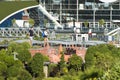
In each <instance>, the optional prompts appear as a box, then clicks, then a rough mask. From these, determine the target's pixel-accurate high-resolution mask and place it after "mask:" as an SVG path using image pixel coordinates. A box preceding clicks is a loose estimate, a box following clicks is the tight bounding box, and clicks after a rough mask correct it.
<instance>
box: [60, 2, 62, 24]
mask: <svg viewBox="0 0 120 80" xmlns="http://www.w3.org/2000/svg"><path fill="white" fill-rule="evenodd" d="M60 24H62V3H60Z"/></svg>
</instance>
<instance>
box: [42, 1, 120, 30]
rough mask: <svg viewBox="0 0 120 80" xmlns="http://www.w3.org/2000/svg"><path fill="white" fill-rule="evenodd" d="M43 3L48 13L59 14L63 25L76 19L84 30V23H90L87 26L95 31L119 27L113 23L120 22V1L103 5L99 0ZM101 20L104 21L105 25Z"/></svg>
mask: <svg viewBox="0 0 120 80" xmlns="http://www.w3.org/2000/svg"><path fill="white" fill-rule="evenodd" d="M41 2H42V3H43V5H44V6H45V9H46V10H47V11H48V12H52V13H53V14H59V22H60V23H61V24H62V23H63V24H64V23H66V22H70V21H73V19H75V21H76V22H81V23H80V25H79V26H80V27H83V28H84V29H85V24H84V23H85V21H88V25H87V26H88V27H89V28H94V29H93V31H94V30H95V29H96V30H99V29H100V28H102V27H101V26H102V25H104V28H108V29H109V30H112V29H114V28H116V27H117V25H116V24H114V23H113V21H114V20H120V1H119V0H118V1H116V2H113V3H103V2H101V1H99V0H53V1H52V0H49V1H47V0H46V1H45V0H41ZM65 19H66V21H65ZM100 20H104V22H103V24H101V23H100ZM83 28H82V29H83ZM84 31H85V30H84ZM102 31H103V30H102Z"/></svg>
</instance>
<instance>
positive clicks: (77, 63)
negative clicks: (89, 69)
mask: <svg viewBox="0 0 120 80" xmlns="http://www.w3.org/2000/svg"><path fill="white" fill-rule="evenodd" d="M81 64H82V59H81V57H79V56H77V55H76V54H73V55H72V57H71V58H69V67H70V68H73V69H75V70H76V71H78V70H80V68H81Z"/></svg>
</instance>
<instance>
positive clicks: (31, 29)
mask: <svg viewBox="0 0 120 80" xmlns="http://www.w3.org/2000/svg"><path fill="white" fill-rule="evenodd" d="M33 36H34V32H33V27H31V28H30V29H29V39H30V45H31V46H32V41H33Z"/></svg>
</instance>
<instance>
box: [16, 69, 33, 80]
mask: <svg viewBox="0 0 120 80" xmlns="http://www.w3.org/2000/svg"><path fill="white" fill-rule="evenodd" d="M17 80H32V76H31V75H30V73H28V72H27V71H26V70H24V69H23V70H21V72H20V74H19V75H18V77H17Z"/></svg>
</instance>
